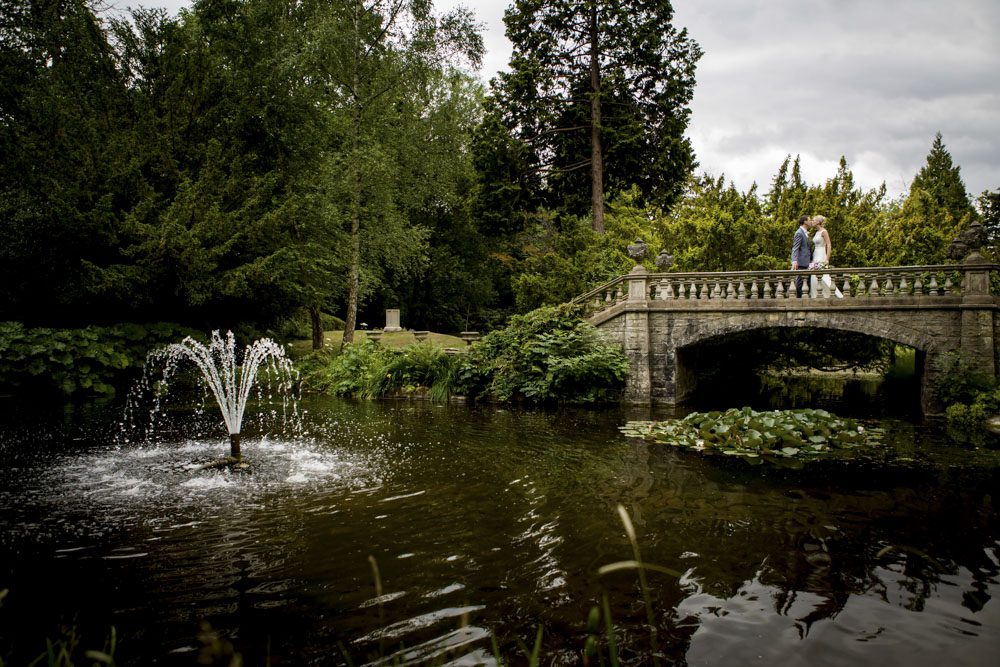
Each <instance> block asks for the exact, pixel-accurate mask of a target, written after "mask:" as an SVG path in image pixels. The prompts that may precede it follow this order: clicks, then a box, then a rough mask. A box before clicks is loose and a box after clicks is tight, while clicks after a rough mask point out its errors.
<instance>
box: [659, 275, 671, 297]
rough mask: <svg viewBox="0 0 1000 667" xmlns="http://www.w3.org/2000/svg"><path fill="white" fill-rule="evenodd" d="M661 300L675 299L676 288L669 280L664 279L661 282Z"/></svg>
mask: <svg viewBox="0 0 1000 667" xmlns="http://www.w3.org/2000/svg"><path fill="white" fill-rule="evenodd" d="M660 298H661V299H664V298H666V299H673V298H674V286H673V283H671V282H670V281H669V280H667V279H666V278H664V279H663V280H661V281H660Z"/></svg>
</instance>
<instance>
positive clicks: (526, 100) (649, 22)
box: [485, 0, 701, 233]
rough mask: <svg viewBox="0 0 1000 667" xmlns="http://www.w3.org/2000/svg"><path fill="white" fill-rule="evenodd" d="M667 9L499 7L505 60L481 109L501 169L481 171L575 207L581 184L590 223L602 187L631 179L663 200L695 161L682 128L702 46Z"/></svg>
mask: <svg viewBox="0 0 1000 667" xmlns="http://www.w3.org/2000/svg"><path fill="white" fill-rule="evenodd" d="M672 19H673V8H672V6H671V4H670V2H669V1H668V0H651V1H649V0H622V1H621V2H613V3H612V2H602V1H600V0H516V1H515V2H514V4H513V5H512V6H511V7H510V8H509V9H508V10H507V12H506V14H505V16H504V23H505V24H506V26H507V37H508V38H509V39H510V41H511V42H512V43H513V45H514V51H513V54H512V56H511V61H510V71H509V72H505V73H501V74H500V75H499V78H498V79H497V80H495V81H494V92H493V95H492V97H491V98H490V99H489V100H488V112H487V121H486V122H487V123H488V124H489V126H490V128H491V130H490V132H491V136H492V137H493V138H494V140H495V142H496V144H497V145H498V148H499V149H501V154H504V155H509V156H510V159H508V160H507V161H506V162H505V163H502V164H501V165H500V166H503V167H505V168H506V169H507V170H508V173H507V174H505V173H503V172H501V173H496V174H486V175H485V178H486V179H487V181H490V180H493V179H500V181H501V185H500V187H506V186H503V185H502V183H503V181H504V180H508V182H511V183H513V184H515V185H514V187H516V188H518V189H520V188H525V187H529V188H537V189H538V191H539V192H538V196H539V197H540V198H541V199H542V200H543V201H544V203H545V204H546V205H548V206H549V207H552V208H559V209H563V210H565V211H566V212H569V213H575V214H582V213H583V211H584V210H585V208H584V202H583V201H581V196H580V194H581V193H583V192H589V210H590V214H591V220H592V223H591V224H592V226H593V229H594V230H595V231H597V232H599V233H603V230H604V206H605V204H604V202H605V192H607V191H621V190H625V189H628V188H629V187H630V186H631V185H638V186H639V187H640V191H641V193H642V195H643V196H644V197H649V198H651V199H652V200H653V201H654V202H656V203H658V204H661V205H669V204H670V203H671V202H672V201H673V200H674V199H675V198H676V197H677V196H678V195H679V194H680V192H681V189H682V188H683V184H684V182H685V181H686V179H687V176H688V175H689V173H690V171H691V169H692V168H693V166H694V164H695V163H694V155H693V152H692V149H691V146H690V143H689V142H688V141H687V139H685V138H684V131H685V129H686V128H687V124H688V118H689V115H690V110H689V109H688V106H687V105H688V104H689V103H690V101H691V98H692V95H693V90H694V67H695V63H696V62H697V60H698V58H699V57H700V56H701V50H700V48H699V47H698V45H697V44H696V43H695V42H694V41H693V40H691V39H690V38H689V37H688V35H687V31H686V30H678V29H677V28H676V27H674V25H673V24H672ZM498 127H502V128H503V130H504V132H505V133H506V134H507V135H508V136H509V138H507V137H504V136H503V133H498V132H497V129H498ZM525 158H527V159H525ZM511 166H515V167H518V168H519V170H520V171H519V173H517V174H514V175H513V176H515V178H514V179H511V176H512V175H511V174H510V173H509V168H510V167H511ZM584 170H586V171H584ZM526 172H527V173H526ZM583 173H587V174H588V176H587V178H586V179H584V178H583V177H582V174H583ZM494 187H496V186H494ZM490 189H491V188H489V187H488V188H487V192H488V193H489V191H490ZM528 200H529V201H530V200H531V198H528Z"/></svg>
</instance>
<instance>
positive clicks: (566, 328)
mask: <svg viewBox="0 0 1000 667" xmlns="http://www.w3.org/2000/svg"><path fill="white" fill-rule="evenodd" d="M582 312H583V311H582V307H580V306H576V305H572V304H563V305H560V306H543V307H542V308H538V309H536V310H533V311H531V312H530V313H527V314H525V315H516V316H514V317H512V318H511V319H510V323H509V324H508V326H507V327H506V328H504V329H501V330H498V331H494V332H491V333H489V334H487V335H486V336H484V337H483V339H482V340H481V341H479V342H478V343H476V344H474V345H473V346H472V348H471V349H470V351H469V353H468V354H467V355H466V358H465V360H464V361H463V363H462V364H461V366H460V367H459V368H458V369H456V377H455V387H456V390H458V391H461V392H464V393H466V394H467V395H468V396H469V397H470V398H480V397H490V398H493V399H496V400H499V401H512V400H525V401H528V402H532V403H545V402H552V401H567V402H574V403H590V402H594V401H600V400H608V399H611V398H615V397H617V396H618V395H619V394H620V392H621V390H622V388H623V387H624V385H625V378H626V376H627V374H628V359H627V358H626V356H625V353H624V352H623V351H622V350H621V349H620V348H619V347H617V346H615V345H611V344H609V343H606V342H604V341H603V340H601V338H600V336H599V334H598V332H597V330H596V329H595V328H594V327H593V326H591V325H590V324H589V323H587V322H585V321H584V320H583V319H582V317H581V315H582Z"/></svg>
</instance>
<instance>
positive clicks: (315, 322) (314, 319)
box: [309, 306, 323, 350]
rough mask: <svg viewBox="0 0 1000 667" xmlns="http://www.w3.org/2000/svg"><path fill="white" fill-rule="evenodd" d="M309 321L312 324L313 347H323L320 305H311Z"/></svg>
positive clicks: (317, 348)
mask: <svg viewBox="0 0 1000 667" xmlns="http://www.w3.org/2000/svg"><path fill="white" fill-rule="evenodd" d="M309 323H310V324H311V325H312V339H313V349H314V350H322V349H323V321H322V320H320V317H319V306H309Z"/></svg>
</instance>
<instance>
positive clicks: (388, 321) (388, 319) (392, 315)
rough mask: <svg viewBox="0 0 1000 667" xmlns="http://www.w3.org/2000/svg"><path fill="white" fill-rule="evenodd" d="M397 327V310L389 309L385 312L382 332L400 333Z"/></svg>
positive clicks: (400, 328)
mask: <svg viewBox="0 0 1000 667" xmlns="http://www.w3.org/2000/svg"><path fill="white" fill-rule="evenodd" d="M402 330H403V328H402V327H401V326H399V308H389V309H388V310H386V311H385V328H384V329H382V331H402Z"/></svg>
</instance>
